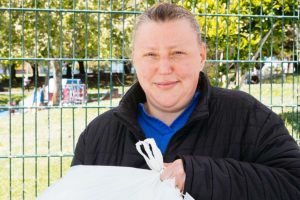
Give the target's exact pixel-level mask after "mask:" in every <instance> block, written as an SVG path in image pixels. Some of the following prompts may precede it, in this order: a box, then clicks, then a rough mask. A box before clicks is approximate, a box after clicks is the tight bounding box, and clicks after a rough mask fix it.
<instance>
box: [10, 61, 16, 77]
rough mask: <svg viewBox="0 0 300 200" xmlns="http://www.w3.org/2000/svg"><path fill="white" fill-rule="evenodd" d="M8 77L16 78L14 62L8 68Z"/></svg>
mask: <svg viewBox="0 0 300 200" xmlns="http://www.w3.org/2000/svg"><path fill="white" fill-rule="evenodd" d="M10 78H11V80H16V63H13V64H12V65H11V68H10Z"/></svg>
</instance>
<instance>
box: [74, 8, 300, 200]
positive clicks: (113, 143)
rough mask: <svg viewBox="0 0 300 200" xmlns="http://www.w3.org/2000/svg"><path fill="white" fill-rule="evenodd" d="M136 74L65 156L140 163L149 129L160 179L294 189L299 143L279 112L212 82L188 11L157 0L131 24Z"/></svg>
mask: <svg viewBox="0 0 300 200" xmlns="http://www.w3.org/2000/svg"><path fill="white" fill-rule="evenodd" d="M132 59H133V64H134V67H135V69H136V72H137V77H138V82H137V83H136V84H134V85H133V86H132V87H131V89H130V90H129V91H128V92H127V93H126V94H125V95H124V97H123V98H122V100H121V102H120V105H119V106H118V107H116V108H114V109H112V110H110V111H108V112H106V113H103V114H102V115H100V116H98V117H97V118H96V119H94V120H93V121H92V122H91V123H90V124H89V126H88V127H87V128H86V129H85V130H84V132H83V133H82V134H81V136H80V138H79V141H78V144H77V147H76V150H75V156H74V159H73V162H72V165H78V164H84V165H114V166H130V167H137V168H147V166H146V163H145V161H144V160H143V157H142V156H140V155H139V154H138V152H137V151H136V150H135V143H136V142H137V141H139V140H144V139H145V138H154V139H155V141H156V143H157V144H158V147H159V148H160V150H161V151H162V153H163V155H164V162H165V167H166V168H165V170H164V172H163V173H162V175H161V179H162V180H164V179H168V178H173V177H175V179H176V184H177V187H178V188H179V189H180V190H181V191H184V192H188V193H189V194H191V196H193V197H194V198H195V199H201V200H204V199H223V200H224V199H239V200H240V199H300V151H299V148H298V146H297V144H296V143H295V141H294V140H293V138H292V137H291V136H290V135H289V133H288V131H287V130H286V128H285V127H284V124H283V122H282V120H281V119H280V118H279V117H278V116H277V115H276V114H275V113H273V112H272V111H271V110H270V109H268V108H267V107H265V106H264V105H262V104H261V103H260V102H258V101H257V100H256V99H254V98H253V97H251V96H250V95H248V94H246V93H243V92H239V91H231V90H226V89H221V88H216V87H212V86H211V85H210V84H209V81H208V79H207V78H206V76H205V75H204V74H203V73H202V72H201V71H202V70H203V67H204V63H205V60H206V50H205V45H204V44H203V43H202V41H201V35H200V29H199V26H198V24H197V21H196V20H195V18H194V16H193V15H192V14H191V13H190V12H189V11H187V10H185V9H183V8H181V7H178V6H176V5H172V4H167V3H164V4H158V5H155V6H153V7H151V8H150V9H149V10H147V11H146V12H145V13H143V14H142V15H141V16H140V17H139V19H138V21H137V23H136V25H135V30H134V36H133V49H132Z"/></svg>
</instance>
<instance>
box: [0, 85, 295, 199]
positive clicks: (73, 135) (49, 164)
mask: <svg viewBox="0 0 300 200" xmlns="http://www.w3.org/2000/svg"><path fill="white" fill-rule="evenodd" d="M118 89H119V93H122V88H118ZM127 89H128V88H125V89H124V92H125V91H126V90H127ZM241 90H243V91H246V92H248V93H250V94H252V95H253V96H254V97H256V98H257V99H259V100H261V101H262V102H263V103H265V104H266V105H269V106H276V105H279V106H280V105H286V106H287V107H272V109H273V110H274V111H275V112H277V113H278V114H280V115H281V117H282V118H283V119H284V121H285V123H286V126H287V128H288V130H289V131H290V133H291V134H292V135H293V136H294V137H295V138H298V139H299V125H298V124H299V121H298V123H297V121H296V120H297V116H296V110H295V107H293V106H294V105H296V102H297V98H296V84H295V86H294V87H293V84H289V83H286V84H284V85H281V84H272V86H271V85H270V84H262V85H260V84H257V85H246V84H245V85H243V87H242V88H241ZM100 92H101V93H106V92H107V89H101V91H100ZM89 93H91V95H92V97H93V98H94V99H95V98H97V95H96V94H97V89H92V90H91V91H89ZM118 101H119V99H113V100H112V101H110V100H106V101H99V102H97V101H95V102H91V103H88V104H87V106H88V107H89V108H82V107H80V106H79V107H78V108H68V107H63V108H56V109H54V108H51V109H43V110H37V109H32V110H28V111H27V112H24V113H22V112H21V113H20V114H15V115H11V116H2V117H0V166H1V167H0V177H1V178H0V199H10V190H11V199H35V196H36V195H38V194H40V193H41V192H42V191H43V190H44V189H46V188H47V187H48V186H49V185H50V184H52V183H54V182H55V181H56V180H57V179H59V178H60V177H61V176H62V175H63V174H64V173H65V172H66V171H67V170H68V169H69V167H70V163H71V156H72V154H73V151H74V147H75V144H76V142H77V139H78V137H79V135H80V133H81V132H82V131H83V130H84V128H85V127H86V125H87V124H88V123H89V122H90V121H91V120H92V119H94V118H95V117H96V116H98V115H99V114H100V113H103V112H105V111H106V110H108V109H109V108H106V107H109V106H116V105H117V104H118ZM298 104H299V102H298ZM97 106H100V107H102V108H92V107H97ZM289 106H291V107H289ZM298 120H300V116H299V113H298ZM9 155H11V156H12V157H11V158H9ZM35 155H38V156H36V157H35Z"/></svg>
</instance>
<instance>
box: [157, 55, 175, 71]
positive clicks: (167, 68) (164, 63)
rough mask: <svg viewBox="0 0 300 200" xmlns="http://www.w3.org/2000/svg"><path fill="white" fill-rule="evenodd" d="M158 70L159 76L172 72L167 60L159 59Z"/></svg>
mask: <svg viewBox="0 0 300 200" xmlns="http://www.w3.org/2000/svg"><path fill="white" fill-rule="evenodd" d="M158 70H159V73H160V74H170V73H171V72H172V63H171V61H170V59H169V58H167V57H165V58H161V59H160V61H159V66H158Z"/></svg>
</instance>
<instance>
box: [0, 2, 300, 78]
mask: <svg viewBox="0 0 300 200" xmlns="http://www.w3.org/2000/svg"><path fill="white" fill-rule="evenodd" d="M9 2H11V7H16V8H22V7H24V8H35V7H36V8H43V9H48V8H49V9H51V10H49V11H40V12H34V11H24V12H22V11H15V10H13V11H3V12H1V13H0V26H1V27H2V28H1V30H0V47H1V48H0V57H3V58H7V57H9V55H10V57H15V58H20V57H26V58H35V57H37V58H47V57H50V58H53V57H54V58H57V57H60V58H103V59H111V58H112V59H120V58H129V57H130V43H131V33H132V28H133V24H134V21H135V18H136V16H137V15H138V13H140V12H142V11H144V10H145V9H146V8H147V7H150V6H151V5H153V4H154V3H155V2H156V1H154V0H153V1H152V0H151V1H150V0H149V1H140V0H136V1H133V0H123V1H85V0H77V1H49V5H48V1H45V0H44V1H35V2H34V1H24V2H23V3H22V1H17V0H11V1H8V0H3V1H1V3H0V7H9ZM161 2H163V1H161ZM166 2H170V1H166ZM171 2H172V3H176V4H178V5H182V6H184V7H185V8H187V9H189V10H191V11H192V12H193V13H194V14H195V15H196V16H197V17H196V18H197V20H198V22H199V24H200V26H201V28H202V33H203V38H204V40H205V41H206V43H207V49H208V58H209V59H212V60H218V61H219V60H233V61H234V60H251V59H252V57H253V56H254V54H255V53H256V52H257V51H259V50H260V45H261V40H262V38H263V37H264V36H265V35H266V34H267V33H268V32H269V30H271V29H272V27H273V26H277V27H280V28H276V31H273V32H272V33H271V35H270V36H269V37H268V38H267V40H266V42H265V43H264V45H263V46H262V49H261V55H260V56H259V58H260V57H261V58H263V57H264V56H267V57H269V56H271V55H273V56H275V55H277V57H279V58H282V59H283V56H291V54H292V50H293V48H292V46H293V45H294V37H292V36H293V31H294V28H295V27H294V25H295V24H296V20H295V19H292V18H278V17H276V16H295V10H296V9H297V8H296V6H295V2H293V1H288V0H284V1H281V0H272V1H271V0H267V1H261V0H252V1H241V0H232V1H225V0H218V1H213V0H186V1H180V0H177V1H176V0H172V1H171ZM35 3H36V4H35ZM60 8H62V9H66V10H69V11H70V12H69V11H68V12H66V11H64V12H60V11H59V9H60ZM72 10H76V12H71V11H72ZM86 11H88V12H86ZM1 62H2V63H3V64H5V65H6V66H8V65H7V64H8V61H7V60H4V61H1ZM237 65H238V67H240V68H242V71H245V68H247V65H239V64H237V63H234V64H233V65H232V67H233V66H237ZM227 67H228V66H227ZM226 70H228V69H226V65H220V66H219V67H218V68H217V70H216V73H217V74H215V75H216V76H218V73H219V72H220V71H221V72H222V73H225V72H226Z"/></svg>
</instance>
